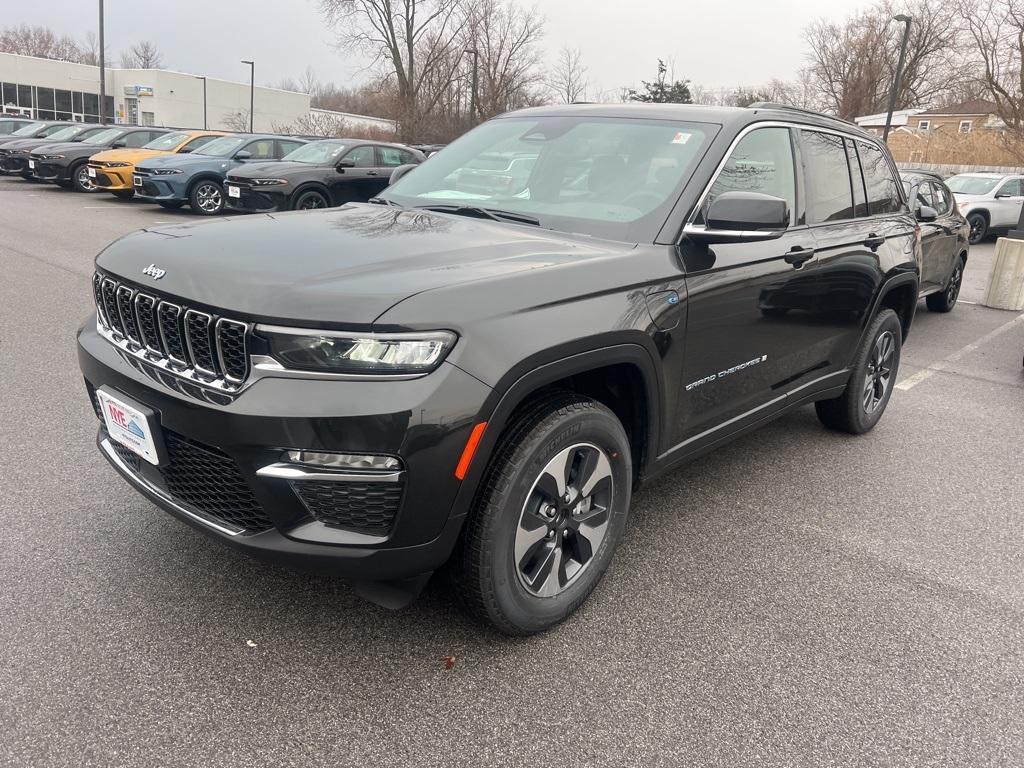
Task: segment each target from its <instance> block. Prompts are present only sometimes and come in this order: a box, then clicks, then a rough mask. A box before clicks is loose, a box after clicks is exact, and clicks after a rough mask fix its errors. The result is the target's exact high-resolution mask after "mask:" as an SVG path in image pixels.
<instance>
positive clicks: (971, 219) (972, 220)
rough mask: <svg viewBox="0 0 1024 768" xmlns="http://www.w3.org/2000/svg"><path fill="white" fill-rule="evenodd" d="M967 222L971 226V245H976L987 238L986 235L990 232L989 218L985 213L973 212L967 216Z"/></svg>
mask: <svg viewBox="0 0 1024 768" xmlns="http://www.w3.org/2000/svg"><path fill="white" fill-rule="evenodd" d="M967 223H968V224H969V225H970V227H971V234H970V238H969V239H970V243H971V245H976V244H978V243H980V242H981V241H982V240H984V239H985V235H987V234H988V219H986V218H985V216H984V214H981V213H972V214H971V215H970V216H968V217H967Z"/></svg>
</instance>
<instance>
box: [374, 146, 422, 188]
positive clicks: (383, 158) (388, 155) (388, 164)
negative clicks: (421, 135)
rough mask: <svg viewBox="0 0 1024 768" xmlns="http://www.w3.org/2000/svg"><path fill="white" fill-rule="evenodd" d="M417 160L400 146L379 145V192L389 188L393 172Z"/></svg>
mask: <svg viewBox="0 0 1024 768" xmlns="http://www.w3.org/2000/svg"><path fill="white" fill-rule="evenodd" d="M414 162H416V161H415V160H414V159H413V156H412V155H411V154H409V153H408V152H406V151H405V150H402V149H399V148H398V147H377V168H378V169H379V170H380V174H381V177H380V183H379V184H378V186H379V187H380V188H379V189H378V190H377V194H379V193H381V192H383V191H384V190H385V189H387V187H388V185H390V184H391V174H392V172H393V171H394V170H395V168H397V167H398V166H400V165H407V164H409V163H414Z"/></svg>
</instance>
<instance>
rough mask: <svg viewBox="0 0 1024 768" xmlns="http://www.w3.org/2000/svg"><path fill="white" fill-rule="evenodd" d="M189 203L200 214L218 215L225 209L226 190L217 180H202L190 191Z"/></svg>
mask: <svg viewBox="0 0 1024 768" xmlns="http://www.w3.org/2000/svg"><path fill="white" fill-rule="evenodd" d="M188 203H189V205H190V206H191V207H192V210H193V211H194V212H196V213H198V214H199V215H200V216H216V215H217V214H218V213H220V212H221V211H223V210H224V190H223V188H222V187H221V186H220V184H218V183H217V182H216V181H210V180H204V181H200V182H198V183H196V184H195V185H194V186H193V187H192V191H191V192H189V195H188Z"/></svg>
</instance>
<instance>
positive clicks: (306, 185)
mask: <svg viewBox="0 0 1024 768" xmlns="http://www.w3.org/2000/svg"><path fill="white" fill-rule="evenodd" d="M313 190H315V191H317V192H319V193H321V194H322V195H323V196H324V197H326V198H327V205H328V206H330V207H334V197H333V196H332V195H331V190H329V189H328V188H327V185H326V184H324V183H323V182H321V181H304V182H302V183H301V184H299V186H297V187H296V188H295V189H293V190H292V193H291V194H290V195H289V196H288V207H289V208H291V207H292V206H294V205H295V203H297V202H298V200H299V196H300V195H302V194H305V193H306V192H310V191H313Z"/></svg>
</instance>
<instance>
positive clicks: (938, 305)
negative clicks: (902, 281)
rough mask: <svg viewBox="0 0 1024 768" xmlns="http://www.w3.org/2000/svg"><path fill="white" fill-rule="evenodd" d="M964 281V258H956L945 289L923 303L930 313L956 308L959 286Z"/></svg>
mask: <svg viewBox="0 0 1024 768" xmlns="http://www.w3.org/2000/svg"><path fill="white" fill-rule="evenodd" d="M963 281H964V257H963V256H958V257H957V260H956V264H955V265H954V266H953V273H952V274H951V275H950V276H949V282H948V283H946V289H945V290H944V291H941V292H939V293H933V294H931V295H929V296H928V297H927V298H926V299H925V302H926V303H927V304H928V309H929V310H930V311H932V312H949V311H950V310H952V309H953V307H955V306H956V300H957V299H958V298H959V297H960V286H961V285H962V284H963Z"/></svg>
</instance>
